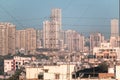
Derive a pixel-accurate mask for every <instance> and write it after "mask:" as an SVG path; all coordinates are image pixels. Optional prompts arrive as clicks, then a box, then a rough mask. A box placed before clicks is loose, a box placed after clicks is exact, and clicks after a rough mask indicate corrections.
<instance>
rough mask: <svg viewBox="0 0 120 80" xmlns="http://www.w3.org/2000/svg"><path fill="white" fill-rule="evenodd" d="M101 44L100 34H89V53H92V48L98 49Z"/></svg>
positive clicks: (101, 36)
mask: <svg viewBox="0 0 120 80" xmlns="http://www.w3.org/2000/svg"><path fill="white" fill-rule="evenodd" d="M101 42H104V36H103V35H102V34H101V33H92V34H90V51H92V50H93V48H94V47H99V46H100V44H101Z"/></svg>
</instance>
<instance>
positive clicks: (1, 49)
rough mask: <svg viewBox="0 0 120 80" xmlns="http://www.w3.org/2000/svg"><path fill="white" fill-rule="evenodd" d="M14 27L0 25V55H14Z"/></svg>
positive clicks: (9, 24) (5, 24)
mask: <svg viewBox="0 0 120 80" xmlns="http://www.w3.org/2000/svg"><path fill="white" fill-rule="evenodd" d="M15 31H16V27H15V25H13V24H11V23H0V55H7V54H8V53H10V54H15Z"/></svg>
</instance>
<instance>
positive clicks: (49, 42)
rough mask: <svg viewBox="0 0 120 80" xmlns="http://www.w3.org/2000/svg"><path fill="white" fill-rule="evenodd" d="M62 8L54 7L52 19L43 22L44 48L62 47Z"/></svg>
mask: <svg viewBox="0 0 120 80" xmlns="http://www.w3.org/2000/svg"><path fill="white" fill-rule="evenodd" d="M60 34H61V9H57V8H55V9H52V12H51V18H50V21H45V22H43V35H44V48H48V49H60Z"/></svg>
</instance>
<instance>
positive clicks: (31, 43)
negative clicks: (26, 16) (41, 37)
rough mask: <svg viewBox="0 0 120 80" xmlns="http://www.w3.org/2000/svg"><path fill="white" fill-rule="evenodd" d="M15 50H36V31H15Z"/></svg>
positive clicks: (30, 29)
mask: <svg viewBox="0 0 120 80" xmlns="http://www.w3.org/2000/svg"><path fill="white" fill-rule="evenodd" d="M16 48H17V49H18V50H24V51H26V52H29V51H30V52H33V51H35V50H36V30H35V29H33V28H27V29H25V30H17V31H16Z"/></svg>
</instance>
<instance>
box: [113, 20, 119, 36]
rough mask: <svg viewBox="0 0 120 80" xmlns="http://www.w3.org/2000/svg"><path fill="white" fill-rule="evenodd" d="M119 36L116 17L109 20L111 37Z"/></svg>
mask: <svg viewBox="0 0 120 80" xmlns="http://www.w3.org/2000/svg"><path fill="white" fill-rule="evenodd" d="M118 36H119V21H118V19H112V20H111V37H118Z"/></svg>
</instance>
